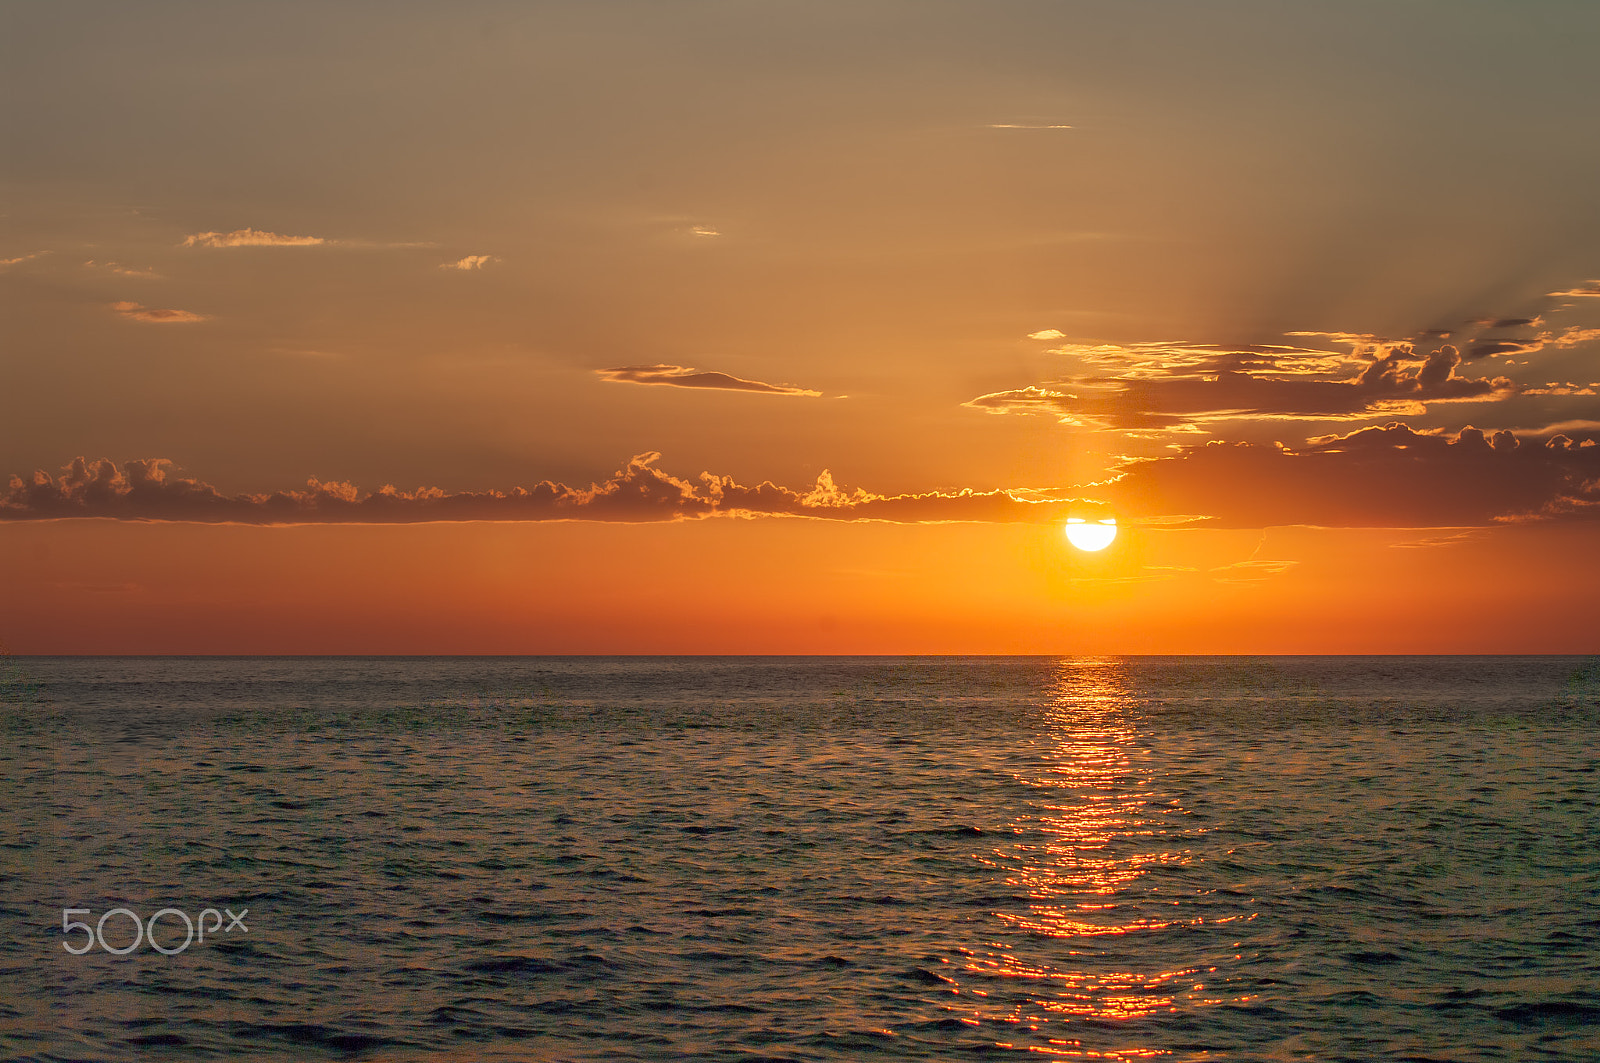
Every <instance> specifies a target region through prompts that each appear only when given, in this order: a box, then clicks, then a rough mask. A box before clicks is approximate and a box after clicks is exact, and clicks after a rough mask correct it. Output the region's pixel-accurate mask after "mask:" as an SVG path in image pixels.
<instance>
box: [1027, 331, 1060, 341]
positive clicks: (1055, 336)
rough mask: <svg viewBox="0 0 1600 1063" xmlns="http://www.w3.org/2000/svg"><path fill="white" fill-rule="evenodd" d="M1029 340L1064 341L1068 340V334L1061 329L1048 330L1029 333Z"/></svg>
mask: <svg viewBox="0 0 1600 1063" xmlns="http://www.w3.org/2000/svg"><path fill="white" fill-rule="evenodd" d="M1028 338H1029V339H1030V340H1064V339H1066V338H1067V334H1066V333H1065V332H1062V331H1061V330H1060V329H1053V328H1047V329H1041V330H1040V331H1038V332H1030V333H1028Z"/></svg>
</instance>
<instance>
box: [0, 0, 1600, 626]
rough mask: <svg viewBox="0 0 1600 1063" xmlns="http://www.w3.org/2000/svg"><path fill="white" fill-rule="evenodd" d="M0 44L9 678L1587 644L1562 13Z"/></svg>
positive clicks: (930, 18) (324, 12) (1577, 83)
mask: <svg viewBox="0 0 1600 1063" xmlns="http://www.w3.org/2000/svg"><path fill="white" fill-rule="evenodd" d="M3 17H4V19H5V24H4V35H5V37H6V39H7V40H8V41H9V42H12V45H13V47H12V48H11V49H10V50H9V52H8V55H7V59H6V62H5V63H4V64H3V74H0V76H3V78H4V86H3V87H4V89H5V93H4V99H5V101H6V102H4V103H0V113H3V114H4V116H5V123H6V124H5V132H4V137H5V143H6V145H7V149H6V162H5V168H4V172H3V180H4V190H3V196H4V198H3V207H4V209H3V216H0V225H3V228H0V312H3V315H4V316H3V318H0V339H3V341H4V342H3V345H0V387H3V389H4V400H5V401H4V409H5V417H4V418H3V419H0V459H3V460H0V644H3V646H4V648H5V649H7V650H9V651H10V652H13V653H115V652H134V653H147V652H148V653H190V652H194V653H279V652H293V653H430V652H439V653H474V652H484V653H562V652H573V653H591V652H595V653H630V652H674V653H789V652H800V653H807V652H830V653H832V652H839V653H921V652H936V653H1011V652H1019V653H1118V652H1127V653H1138V652H1151V653H1165V652H1206V653H1212V652H1307V653H1316V652H1329V653H1334V652H1568V653H1572V652H1592V651H1594V650H1595V649H1596V647H1597V641H1600V625H1596V624H1595V623H1594V622H1593V621H1592V620H1590V619H1588V613H1589V612H1591V611H1592V608H1591V607H1590V606H1589V605H1588V603H1589V602H1592V601H1593V600H1595V598H1596V597H1597V595H1596V593H1595V592H1596V590H1597V583H1600V560H1596V555H1597V551H1596V550H1595V545H1596V544H1597V542H1600V535H1597V529H1600V524H1597V523H1596V514H1597V511H1600V445H1597V441H1600V397H1597V396H1596V391H1597V390H1600V385H1597V384H1596V381H1597V380H1600V366H1597V365H1596V361H1597V355H1600V279H1597V278H1600V250H1597V249H1600V211H1597V210H1596V207H1595V203H1594V197H1593V189H1594V188H1595V187H1597V186H1600V135H1597V134H1600V107H1597V105H1596V104H1595V102H1594V101H1595V100H1597V99H1600V72H1597V70H1596V67H1595V64H1594V63H1593V62H1592V55H1591V54H1590V52H1591V49H1590V47H1589V44H1590V43H1591V42H1592V41H1593V40H1595V39H1596V38H1597V34H1600V8H1596V7H1594V6H1593V5H1584V4H1548V5H1538V6H1537V7H1536V8H1528V7H1525V6H1520V5H1490V4H1470V5H1462V4H1459V3H1445V2H1443V0H1438V2H1433V0H1428V2H1418V3H1413V4H1407V5H1384V4H1359V3H1352V4H1343V5H1310V4H1283V5H1269V6H1262V5H1259V4H1247V3H1240V2H1232V0H1225V2H1218V3H1213V4H1207V5H1194V4H1192V3H1187V2H1183V3H1180V2H1177V0H1169V2H1150V3H1141V4H1132V5H1130V4H1126V3H1110V2H1106V3H1042V2H1041V3H1028V2H1023V3H1017V4H1011V5H1005V6H1004V7H1000V8H997V7H995V6H994V5H989V4H978V3H968V2H964V0H956V2H952V3H948V4H933V5H929V4H925V3H918V4H910V3H853V4H835V3H831V2H820V3H810V4H806V5H786V4H759V5H754V4H746V3H729V2H717V0H705V2H696V3H687V4H674V5H661V4H653V3H644V2H633V0H627V2H624V0H606V2H601V3H581V4H580V3H576V2H567V0H557V2H551V3H545V4H538V5H525V4H514V5H513V4H500V3H487V2H474V3H466V4H462V5H453V6H452V7H451V8H450V9H448V10H446V9H426V8H411V7H373V8H362V7H359V6H340V7H338V8H337V9H336V10H334V9H329V8H328V6H327V5H314V4H300V3H283V4H275V5H270V6H268V7H261V8H252V9H237V8H225V9H214V8H212V7H209V6H197V5H192V4H183V3H173V2H167V0H157V2H154V3H151V4H147V5H140V6H139V8H138V10H137V11H135V10H133V9H131V8H128V7H127V6H126V5H117V4H109V3H105V4H102V3H86V4H68V5H31V6H28V7H23V6H20V5H13V6H12V7H10V8H8V9H7V11H6V13H5V15H4V16H3ZM80 458H81V459H82V460H81V461H76V463H75V459H80ZM35 470H39V471H37V472H36V471H35ZM8 476H9V477H10V480H9V486H7V484H6V478H7V477H8ZM386 485H392V486H390V487H387V488H386ZM1107 513H1114V514H1115V515H1116V516H1117V518H1118V520H1119V521H1120V527H1121V530H1122V534H1121V535H1120V537H1119V539H1118V541H1117V543H1116V544H1114V545H1113V546H1112V547H1111V548H1110V550H1108V551H1107V552H1106V553H1105V554H1103V555H1094V556H1090V555H1085V554H1081V553H1077V552H1075V551H1073V550H1072V549H1071V548H1070V547H1068V546H1067V545H1066V544H1065V542H1064V539H1063V537H1062V535H1061V523H1062V521H1063V520H1064V519H1065V518H1066V517H1067V516H1069V515H1072V514H1082V515H1090V514H1093V515H1099V514H1107Z"/></svg>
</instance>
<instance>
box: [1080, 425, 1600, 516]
mask: <svg viewBox="0 0 1600 1063" xmlns="http://www.w3.org/2000/svg"><path fill="white" fill-rule="evenodd" d="M1576 434H1577V433H1575V435H1576ZM1583 435H1584V438H1581V439H1575V438H1574V437H1572V436H1568V435H1565V434H1558V435H1552V436H1547V437H1543V438H1541V437H1540V436H1539V435H1538V434H1533V433H1524V434H1521V435H1518V434H1517V433H1513V432H1510V431H1500V432H1495V433H1492V434H1486V433H1484V432H1482V431H1479V430H1478V429H1476V428H1471V427H1468V428H1463V429H1462V430H1461V431H1459V432H1457V433H1456V434H1455V435H1454V436H1449V435H1445V434H1443V433H1434V432H1426V431H1418V430H1415V429H1412V428H1411V427H1409V426H1408V425H1405V424H1402V423H1398V422H1394V423H1390V424H1388V425H1385V426H1383V427H1381V428H1379V427H1370V428H1362V429H1358V430H1356V431H1354V432H1350V433H1348V434H1345V435H1329V436H1321V437H1318V438H1315V439H1312V440H1309V441H1308V442H1307V443H1306V444H1305V445H1304V446H1303V447H1300V448H1298V449H1291V448H1288V447H1285V446H1283V445H1282V444H1276V445H1263V444H1254V443H1226V442H1222V441H1212V442H1210V443H1206V444H1204V445H1200V446H1192V447H1184V448H1182V450H1181V451H1180V453H1179V454H1177V455H1175V456H1172V457H1161V458H1150V459H1133V460H1130V461H1128V462H1127V463H1125V464H1124V465H1123V466H1122V467H1121V469H1120V470H1119V473H1120V475H1119V476H1118V477H1117V478H1116V479H1115V480H1114V481H1113V482H1111V483H1109V484H1107V485H1106V486H1105V488H1104V493H1105V494H1106V496H1107V500H1108V501H1109V502H1111V503H1112V504H1114V505H1116V506H1117V507H1118V509H1119V510H1120V511H1122V512H1127V513H1130V514H1166V513H1188V514H1204V515H1205V516H1206V517H1207V518H1208V523H1211V524H1213V525H1215V526H1222V527H1237V528H1263V527H1271V526H1279V525H1289V524H1302V525H1315V526H1321V527H1344V528H1352V527H1356V528H1359V527H1373V528H1459V527H1484V526H1491V525H1494V524H1503V523H1516V522H1526V521H1535V520H1555V519H1566V520H1570V519H1587V520H1595V519H1600V446H1597V445H1596V444H1595V438H1596V433H1593V432H1590V433H1584V434H1583Z"/></svg>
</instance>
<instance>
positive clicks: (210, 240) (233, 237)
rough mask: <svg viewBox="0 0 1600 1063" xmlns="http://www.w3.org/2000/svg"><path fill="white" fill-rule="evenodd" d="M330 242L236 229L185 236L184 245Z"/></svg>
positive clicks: (256, 245) (281, 245) (271, 245)
mask: <svg viewBox="0 0 1600 1063" xmlns="http://www.w3.org/2000/svg"><path fill="white" fill-rule="evenodd" d="M325 243H328V241H327V240H324V239H323V238H322V237H320V236H284V235H282V234H280V233H270V232H265V231H263V230H261V229H235V230H233V232H231V233H194V234H193V235H190V236H186V237H184V238H183V246H184V247H315V246H317V245H318V244H325Z"/></svg>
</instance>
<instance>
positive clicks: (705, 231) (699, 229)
mask: <svg viewBox="0 0 1600 1063" xmlns="http://www.w3.org/2000/svg"><path fill="white" fill-rule="evenodd" d="M689 233H690V234H691V235H693V236H721V235H722V232H721V231H720V230H718V229H713V228H712V227H711V226H709V225H692V226H690V227H689Z"/></svg>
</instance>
